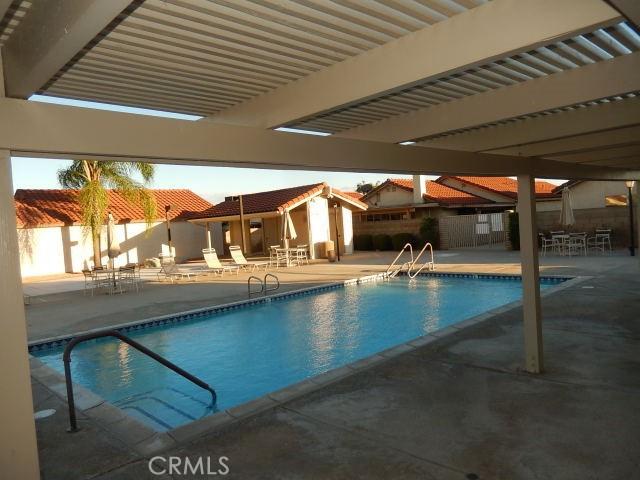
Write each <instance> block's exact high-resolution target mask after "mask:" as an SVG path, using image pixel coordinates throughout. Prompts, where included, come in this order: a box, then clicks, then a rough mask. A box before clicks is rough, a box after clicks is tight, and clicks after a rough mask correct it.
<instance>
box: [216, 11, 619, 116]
mask: <svg viewBox="0 0 640 480" xmlns="http://www.w3.org/2000/svg"><path fill="white" fill-rule="evenodd" d="M621 18H622V17H621V16H620V15H619V13H618V12H616V11H615V10H614V9H613V8H611V7H610V6H608V5H607V4H605V3H604V2H602V1H601V0H536V1H533V2H532V1H531V0H494V1H492V2H488V3H486V4H485V5H482V6H479V7H476V8H473V9H471V10H469V11H466V12H463V13H460V14H458V15H455V16H454V17H452V18H450V19H448V20H446V21H443V22H439V23H437V24H435V25H431V26H428V27H425V28H424V29H421V30H418V31H416V32H413V33H411V34H409V35H406V36H404V37H401V38H399V39H397V40H393V41H391V42H388V43H386V44H384V45H382V46H380V47H377V48H375V49H373V50H370V51H368V52H365V53H363V54H361V55H358V56H356V57H353V58H351V59H348V60H345V61H343V62H340V63H338V64H335V65H333V66H331V67H328V68H325V69H322V70H320V71H318V72H316V73H312V74H310V75H308V76H307V77H305V78H302V79H300V80H298V81H295V82H292V83H289V84H287V85H284V86H282V87H279V88H277V89H275V90H273V91H271V92H268V93H265V94H263V95H260V96H258V97H255V98H253V99H251V100H249V101H246V102H244V103H242V104H240V105H237V106H234V107H231V108H229V109H227V110H224V111H223V112H221V113H219V114H217V115H215V116H213V117H210V119H211V120H213V121H218V122H222V123H233V124H237V125H250V126H257V127H263V128H272V127H277V126H281V125H284V124H287V123H289V122H292V121H294V120H299V119H303V118H307V117H310V116H313V115H316V114H319V113H322V112H326V111H328V110H332V109H334V108H338V107H343V106H346V105H350V104H353V103H357V102H360V101H363V100H367V99H369V98H373V97H376V96H379V95H382V94H385V93H388V92H391V91H394V90H399V89H401V88H406V87H409V86H413V85H416V84H418V83H421V82H424V81H427V80H430V79H435V78H439V77H442V76H445V75H449V74H451V73H454V72H458V71H461V70H465V69H468V68H471V67H473V66H477V65H481V64H484V63H487V62H490V61H493V60H496V59H499V58H504V57H507V56H509V55H512V54H514V53H516V52H520V51H523V50H527V49H532V48H537V47H539V46H541V45H546V44H549V43H553V42H554V41H559V40H562V39H566V38H569V37H572V36H575V35H577V34H581V33H585V32H588V31H592V30H595V29H597V28H599V27H603V26H607V25H611V24H613V23H615V22H618V21H620V20H621Z"/></svg>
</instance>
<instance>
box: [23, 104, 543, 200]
mask: <svg viewBox="0 0 640 480" xmlns="http://www.w3.org/2000/svg"><path fill="white" fill-rule="evenodd" d="M30 100H32V101H40V102H47V103H57V104H62V105H71V106H75V107H80V108H98V109H102V110H114V111H119V112H126V113H136V114H142V115H153V116H162V117H170V118H180V119H184V120H198V119H199V118H200V117H197V116H193V115H183V114H176V113H171V112H159V111H155V110H147V109H142V108H133V107H124V106H119V105H108V104H102V103H95V102H85V101H80V100H69V99H64V98H56V97H49V96H41V95H34V96H32V97H31V98H30ZM11 163H12V167H13V186H14V190H15V189H18V188H60V185H59V184H58V181H57V178H56V173H57V171H58V170H60V169H61V168H64V167H65V166H67V165H69V164H70V161H69V160H59V159H44V158H20V157H13V158H12V162H11ZM389 176H390V175H389V174H372V173H346V172H324V171H318V172H314V171H298V170H265V169H252V168H230V167H202V166H185V165H157V166H156V174H155V178H154V180H153V183H152V184H150V185H149V187H150V188H164V189H170V188H187V189H189V190H192V191H193V192H195V193H197V194H198V195H200V196H201V197H203V198H205V199H207V200H208V201H210V202H213V203H217V202H220V201H222V200H224V197H226V196H229V195H238V194H240V193H243V194H244V193H254V192H260V191H265V190H275V189H278V188H286V187H294V186H297V185H307V184H311V183H319V182H327V183H328V184H329V185H331V186H333V187H335V188H338V189H341V190H355V188H356V185H357V184H358V183H359V182H361V181H363V180H364V181H366V182H372V183H375V182H378V181H379V182H383V181H384V180H385V179H387V178H388V177H389ZM398 176H400V175H394V177H398ZM428 178H436V177H428ZM554 183H555V182H554Z"/></svg>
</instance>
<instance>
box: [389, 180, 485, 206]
mask: <svg viewBox="0 0 640 480" xmlns="http://www.w3.org/2000/svg"><path fill="white" fill-rule="evenodd" d="M387 182H389V183H390V184H393V185H396V186H398V187H400V188H404V189H405V190H409V191H413V180H412V179H410V178H390V179H388V180H387ZM387 182H385V183H387ZM425 184H426V187H427V193H426V195H425V200H429V201H432V202H436V203H439V204H443V205H472V204H480V203H487V200H486V199H484V198H480V197H477V196H476V195H472V194H470V193H467V192H462V191H460V190H456V189H455V188H451V187H448V186H446V185H442V184H440V183H436V182H433V181H431V180H427V181H426V182H425Z"/></svg>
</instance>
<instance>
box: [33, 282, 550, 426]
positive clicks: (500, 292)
mask: <svg viewBox="0 0 640 480" xmlns="http://www.w3.org/2000/svg"><path fill="white" fill-rule="evenodd" d="M559 281H561V280H559V279H543V280H541V287H542V288H546V287H548V286H551V285H553V284H557V283H559ZM521 294H522V291H521V283H520V279H519V278H518V277H504V278H500V277H492V278H485V277H481V276H480V277H478V276H475V278H474V276H466V277H465V276H436V275H426V276H422V277H419V278H417V279H416V280H412V281H409V280H408V279H407V278H406V277H398V278H395V279H392V280H389V281H375V282H367V283H362V284H358V285H344V286H342V285H341V286H334V287H333V288H330V289H324V290H321V291H318V292H313V293H310V294H306V295H296V296H288V297H287V296H283V297H281V298H279V299H277V300H276V299H273V301H269V302H263V303H259V304H254V305H249V306H243V307H235V308H228V309H225V310H216V311H215V312H211V313H203V314H200V315H199V316H198V315H193V316H192V317H193V318H187V319H184V320H181V321H179V322H176V323H170V324H165V325H157V324H155V325H154V324H151V325H150V326H146V327H145V328H139V329H132V330H131V331H126V332H124V333H125V334H126V335H127V336H129V337H131V338H133V339H134V340H136V341H137V342H139V343H141V344H143V345H144V346H146V347H148V348H150V349H151V350H153V351H155V352H157V353H158V354H160V355H162V356H164V357H165V358H167V359H168V360H170V361H172V362H174V363H175V364H177V365H178V366H180V367H181V368H183V369H185V370H187V371H188V372H190V373H192V374H193V375H196V376H197V377H199V378H201V379H202V380H204V381H205V382H207V383H208V384H209V385H211V386H212V387H214V388H215V389H216V392H217V394H218V401H217V404H216V405H215V406H214V407H213V408H211V407H210V405H209V402H210V397H209V394H208V393H207V392H206V391H204V390H202V389H200V388H198V387H197V386H195V385H193V384H192V383H190V382H188V381H187V380H185V379H184V378H182V377H180V376H179V375H177V374H175V373H173V372H172V371H170V370H168V369H166V368H165V367H163V366H162V365H160V364H158V363H156V362H155V361H153V360H152V359H150V358H148V357H146V356H144V355H142V354H140V353H138V352H137V351H136V350H134V349H132V348H131V347H129V346H128V345H127V344H124V343H121V342H118V341H117V340H115V339H111V338H106V339H99V340H94V341H90V342H87V343H83V344H80V345H78V346H77V347H76V348H75V349H74V351H73V357H72V359H73V361H72V363H71V366H72V372H73V378H74V381H75V382H76V383H79V384H81V385H83V386H84V387H86V388H88V389H89V390H91V391H93V392H95V393H97V394H98V395H100V396H101V397H103V398H104V399H106V400H107V401H109V402H111V403H112V404H114V405H116V406H118V407H120V408H121V409H123V410H126V411H127V413H128V414H129V415H131V416H133V417H135V418H137V419H138V420H140V421H142V422H144V423H146V424H147V425H149V426H151V427H152V428H153V429H155V430H157V431H166V430H169V429H172V428H175V427H177V426H180V425H183V424H185V423H188V422H191V421H193V420H196V419H198V418H202V417H203V416H206V415H209V414H212V413H214V412H216V411H219V410H226V409H229V408H231V407H233V406H236V405H239V404H242V403H244V402H247V401H250V400H253V399H255V398H258V397H260V396H262V395H265V394H267V393H269V392H273V391H275V390H278V389H281V388H283V387H286V386H288V385H291V384H293V383H296V382H299V381H301V380H304V379H306V378H309V377H312V376H314V375H318V374H320V373H323V372H327V371H329V370H332V369H334V368H337V367H340V366H343V365H345V364H348V363H350V362H354V361H356V360H359V359H362V358H365V357H368V356H370V355H373V354H375V353H377V352H380V351H382V350H385V349H388V348H390V347H393V346H395V345H399V344H401V343H404V342H407V341H409V340H412V339H414V338H416V337H420V336H422V335H426V334H428V333H431V332H434V331H436V330H439V329H442V328H445V327H447V326H450V325H452V324H454V323H457V322H460V321H462V320H465V319H467V318H470V317H473V316H475V315H478V314H480V313H483V312H486V311H488V310H491V309H493V308H496V307H499V306H501V305H504V304H506V303H509V302H512V301H514V300H518V299H520V297H521ZM63 348H64V346H63V345H61V344H58V346H57V347H56V346H54V347H51V346H48V345H47V346H35V347H33V348H32V349H31V353H32V354H33V355H34V356H36V357H38V358H39V359H40V360H41V361H42V362H44V363H45V364H47V365H49V366H50V367H52V368H54V369H55V370H57V371H60V372H62V371H63V363H62V351H63Z"/></svg>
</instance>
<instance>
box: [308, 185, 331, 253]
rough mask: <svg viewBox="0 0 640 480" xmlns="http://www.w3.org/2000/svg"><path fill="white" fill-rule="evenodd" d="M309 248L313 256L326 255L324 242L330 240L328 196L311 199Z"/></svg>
mask: <svg viewBox="0 0 640 480" xmlns="http://www.w3.org/2000/svg"><path fill="white" fill-rule="evenodd" d="M309 228H310V232H309V248H310V250H311V252H312V253H311V257H312V258H320V257H321V256H323V255H324V242H326V241H327V240H329V204H328V202H327V199H326V198H322V197H315V198H312V199H311V200H309Z"/></svg>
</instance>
